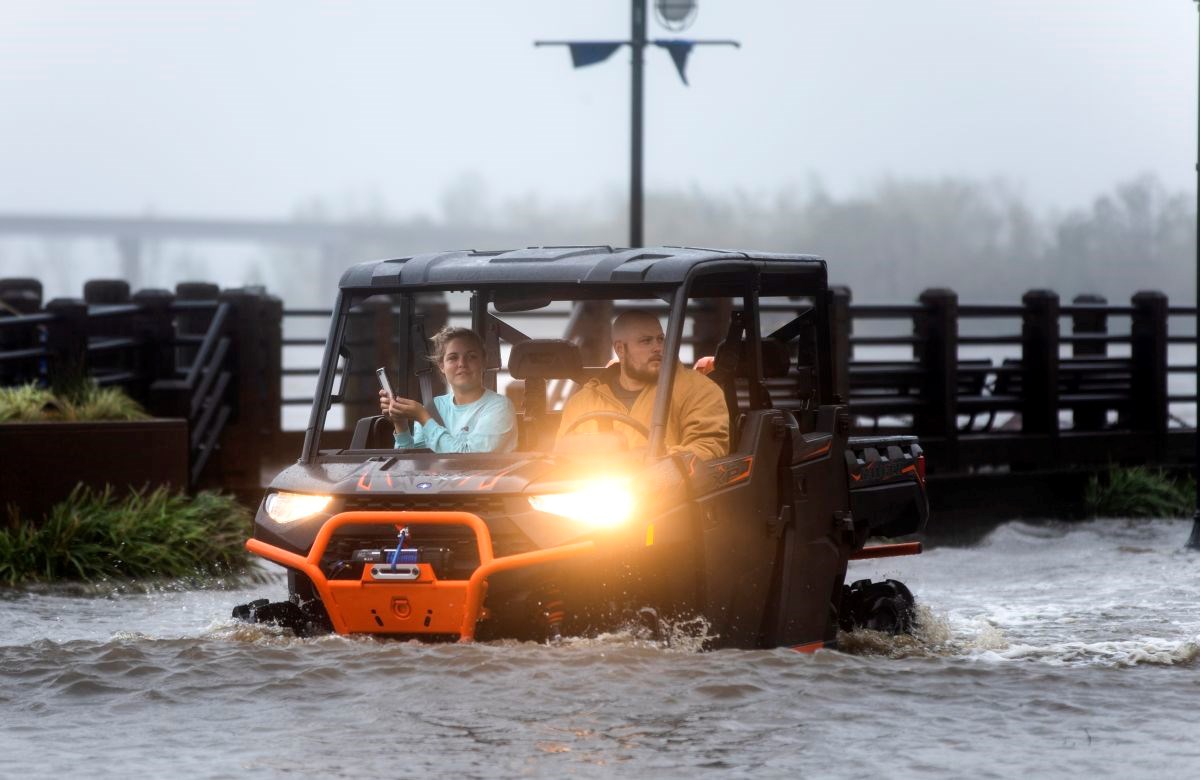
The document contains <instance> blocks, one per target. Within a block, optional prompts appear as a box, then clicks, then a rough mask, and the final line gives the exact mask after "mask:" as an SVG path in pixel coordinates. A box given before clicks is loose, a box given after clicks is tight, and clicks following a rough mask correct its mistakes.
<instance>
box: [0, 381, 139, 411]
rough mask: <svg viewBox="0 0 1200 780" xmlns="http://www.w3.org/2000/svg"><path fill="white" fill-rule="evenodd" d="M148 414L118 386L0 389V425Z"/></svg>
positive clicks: (78, 384)
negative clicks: (4, 423)
mask: <svg viewBox="0 0 1200 780" xmlns="http://www.w3.org/2000/svg"><path fill="white" fill-rule="evenodd" d="M149 418H150V415H148V414H146V410H145V409H143V408H142V407H141V405H140V404H138V402H137V401H135V400H133V399H132V398H130V397H129V396H128V395H126V394H125V391H124V390H122V389H121V388H119V387H100V386H99V385H97V384H96V383H95V382H94V381H92V380H90V379H88V380H85V381H81V382H76V383H71V385H70V386H61V387H56V388H55V390H47V389H45V388H41V387H37V386H36V385H34V384H27V385H20V386H17V387H0V422H48V421H61V422H86V421H92V420H147V419H149Z"/></svg>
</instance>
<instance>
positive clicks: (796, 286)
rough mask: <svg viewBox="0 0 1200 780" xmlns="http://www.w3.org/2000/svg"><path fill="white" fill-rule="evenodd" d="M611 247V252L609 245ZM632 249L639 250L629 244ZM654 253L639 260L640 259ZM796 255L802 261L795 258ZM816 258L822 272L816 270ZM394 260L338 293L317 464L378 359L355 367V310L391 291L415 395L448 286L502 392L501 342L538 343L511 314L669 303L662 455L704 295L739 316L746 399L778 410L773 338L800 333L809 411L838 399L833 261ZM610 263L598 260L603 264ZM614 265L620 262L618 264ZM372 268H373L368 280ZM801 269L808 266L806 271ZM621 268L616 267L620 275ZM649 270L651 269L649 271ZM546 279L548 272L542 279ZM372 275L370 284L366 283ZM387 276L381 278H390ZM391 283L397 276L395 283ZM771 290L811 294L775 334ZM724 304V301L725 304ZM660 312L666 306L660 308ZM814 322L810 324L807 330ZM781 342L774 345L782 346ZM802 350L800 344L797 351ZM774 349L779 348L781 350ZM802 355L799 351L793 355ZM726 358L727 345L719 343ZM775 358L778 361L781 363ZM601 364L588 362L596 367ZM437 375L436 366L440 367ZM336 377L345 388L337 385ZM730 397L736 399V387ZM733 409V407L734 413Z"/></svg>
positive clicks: (309, 440) (356, 276) (736, 370)
mask: <svg viewBox="0 0 1200 780" xmlns="http://www.w3.org/2000/svg"><path fill="white" fill-rule="evenodd" d="M609 251H610V252H611V250H609ZM627 251H632V250H627ZM645 256H646V255H645V253H643V254H642V255H640V256H638V257H635V258H634V259H635V260H638V259H640V258H642V257H645ZM789 260H794V262H789ZM814 260H815V265H817V266H818V268H819V273H814ZM387 262H399V261H380V263H369V264H362V265H360V266H356V267H354V268H353V269H351V271H349V272H347V274H346V276H345V277H344V278H343V283H342V285H341V286H340V289H339V291H338V298H337V302H336V305H335V309H334V316H333V317H332V319H331V322H330V331H329V337H328V340H327V342H326V345H327V347H326V352H325V357H324V360H323V361H322V364H321V369H320V373H319V376H318V380H317V388H316V394H315V397H314V402H313V407H312V411H311V414H310V417H309V423H308V426H307V428H306V431H305V439H304V446H303V450H302V453H301V457H300V462H301V463H312V462H313V461H314V460H315V459H316V458H317V457H318V455H319V451H318V447H319V442H320V437H321V435H322V433H323V432H324V429H325V422H326V417H327V414H328V412H329V410H330V408H331V406H332V405H333V404H335V403H339V402H341V401H343V400H344V399H345V387H346V384H347V378H348V377H349V376H350V375H351V374H352V373H357V374H359V375H363V374H373V372H374V368H375V366H373V365H367V366H361V365H352V363H353V362H354V361H353V359H352V353H351V350H350V349H349V348H348V347H347V334H348V332H349V330H350V327H349V325H350V321H351V317H352V316H353V315H354V314H356V313H358V312H359V311H360V310H361V305H362V304H363V302H364V301H366V300H368V299H371V298H377V297H379V296H385V297H387V298H391V299H392V302H393V303H394V305H391V306H390V308H391V310H392V311H393V312H394V314H395V316H396V318H397V323H398V329H397V330H398V334H404V335H400V336H399V337H398V338H397V337H394V338H392V339H391V340H392V341H394V342H395V343H394V344H392V345H390V346H394V347H395V350H394V354H395V363H396V367H397V373H398V375H399V379H400V383H401V384H400V386H399V387H397V388H396V390H397V392H398V393H400V394H403V395H406V396H407V397H420V395H419V394H420V393H421V391H422V389H425V390H426V393H427V392H428V388H422V387H421V383H422V382H424V381H427V380H428V379H429V372H430V370H431V365H430V364H429V362H428V361H427V360H426V344H427V342H426V341H425V339H426V337H427V336H428V335H430V334H428V333H426V327H425V323H426V321H427V319H428V316H429V309H428V303H429V301H430V300H432V299H437V298H440V297H441V296H442V295H444V294H447V293H467V294H468V295H469V312H470V326H471V328H472V329H473V330H474V331H475V332H476V333H479V334H480V335H481V336H482V337H483V339H484V344H485V348H486V351H487V355H488V358H487V359H488V363H487V365H486V366H485V374H484V376H485V385H486V386H487V387H489V388H490V389H492V390H496V389H497V373H498V372H499V370H500V369H501V368H502V365H501V348H500V347H501V344H502V343H505V344H508V345H509V346H512V345H515V344H517V343H520V342H523V341H529V340H531V336H529V335H527V334H526V333H525V332H523V331H522V330H521V329H519V328H517V327H515V326H514V325H513V324H511V323H510V322H509V321H508V320H507V319H506V318H505V315H516V316H520V315H522V314H528V313H529V312H532V311H536V310H538V309H540V308H542V307H544V306H546V305H549V304H550V303H552V302H563V301H567V302H571V303H572V304H573V309H572V312H571V317H570V320H571V321H572V322H573V321H575V320H576V319H577V318H578V317H579V315H580V312H581V311H582V308H583V307H582V305H583V304H587V303H592V302H600V303H612V302H616V301H623V302H640V301H646V302H651V301H653V302H655V306H656V308H658V307H661V306H662V305H665V307H666V313H667V315H668V316H667V324H666V328H665V344H664V350H663V354H664V358H665V359H664V361H663V368H662V371H661V372H660V375H659V378H658V384H657V390H658V392H657V395H656V399H655V406H654V411H653V415H652V418H651V425H650V440H649V448H648V451H649V454H650V456H651V457H656V456H660V455H662V453H663V452H664V450H665V446H664V439H665V432H666V426H667V416H668V411H669V408H670V398H671V395H670V393H671V388H672V386H673V382H674V378H675V372H676V370H677V369H678V367H679V355H680V349H681V346H682V345H683V344H684V342H685V341H686V340H687V338H688V337H687V335H686V334H685V332H684V331H685V326H686V322H687V319H688V315H689V313H691V312H693V310H694V308H695V306H694V304H700V303H703V302H705V301H726V302H728V303H729V304H731V305H730V306H729V308H730V309H731V314H730V321H729V323H728V324H727V327H726V328H725V330H724V331H723V332H724V336H725V338H724V339H723V341H722V342H721V344H722V347H724V346H725V345H729V346H730V348H729V349H727V350H726V352H727V353H728V354H727V355H726V357H725V358H724V360H725V363H726V364H728V365H726V366H722V368H723V369H724V370H725V371H726V373H727V374H728V377H727V379H728V382H729V385H730V386H731V387H732V386H735V385H737V386H740V385H738V382H737V380H738V379H741V380H744V386H745V389H744V390H743V391H741V392H742V396H744V397H745V398H746V402H747V408H749V409H755V408H770V407H771V406H772V404H773V401H772V397H771V393H770V392H769V391H768V389H767V387H766V380H767V379H768V378H769V376H770V372H769V371H767V370H765V368H766V367H765V366H764V352H763V343H764V339H766V340H768V341H769V342H775V343H776V344H778V343H782V344H783V345H789V344H791V342H793V341H795V340H796V339H797V338H798V337H799V336H800V334H801V333H804V332H808V333H810V335H811V336H813V337H814V338H813V346H812V348H811V349H810V351H811V352H812V353H813V354H810V355H809V359H810V360H812V361H813V362H814V363H815V365H814V366H812V368H813V373H814V376H813V380H814V381H813V388H812V396H811V398H810V399H808V400H806V401H805V404H804V405H805V408H807V407H809V406H811V407H812V408H815V407H816V406H817V405H820V404H822V403H830V402H834V401H836V400H837V399H835V398H834V395H833V387H834V380H833V377H834V366H833V352H832V334H831V333H830V326H829V323H830V316H829V305H830V301H829V291H828V287H827V283H826V274H825V266H824V261H821V260H819V259H815V258H811V257H804V256H793V257H781V256H769V257H766V258H763V259H761V260H758V259H756V258H753V257H747V256H746V255H744V254H739V255H735V256H730V257H722V256H718V257H716V258H712V259H708V260H707V261H705V262H694V263H692V264H691V265H690V266H688V267H686V268H685V269H684V272H683V273H680V274H677V276H678V277H679V278H677V279H671V280H667V281H634V280H632V279H630V280H620V281H612V280H604V281H596V282H592V283H588V282H587V281H586V280H575V281H571V280H559V279H545V278H544V275H539V274H535V273H530V274H528V276H529V277H530V278H529V279H528V280H523V279H521V278H520V277H521V276H522V274H520V273H517V274H515V276H516V278H510V279H503V280H493V279H487V278H483V279H480V280H479V281H478V282H477V283H474V284H472V283H470V282H469V281H449V280H446V281H442V282H441V283H437V282H435V281H430V280H422V281H421V283H413V284H406V283H405V280H404V275H403V273H398V274H397V275H396V277H395V279H394V280H390V279H386V278H383V279H381V275H380V274H379V266H380V265H383V264H385V263H387ZM602 262H603V260H601V261H600V262H598V263H597V265H600V264H601V263H602ZM610 262H611V261H610ZM364 270H372V271H373V273H371V274H370V276H369V277H365V275H364ZM801 271H802V272H801ZM613 275H615V274H613ZM643 276H649V274H643ZM539 277H543V278H539ZM363 278H369V279H370V284H369V285H364V284H363V283H362V281H361V280H362V279H363ZM381 282H382V283H381ZM389 282H390V283H389ZM764 290H766V291H769V293H770V295H772V296H776V297H779V296H787V297H789V298H798V299H804V300H807V301H810V303H809V304H807V305H806V306H801V305H797V309H796V314H795V316H794V317H792V318H791V319H790V320H788V321H787V322H786V324H784V325H783V326H781V327H777V328H775V329H773V330H772V332H771V333H769V334H766V335H765V336H764V334H763V333H762V332H761V327H760V323H761V314H762V312H760V306H759V297H760V295H761V294H763V291H764ZM716 308H717V309H719V308H720V307H716ZM659 310H660V311H661V308H659ZM806 329H807V330H806ZM774 346H775V345H773V347H774ZM788 349H789V351H791V352H795V351H796V348H795V346H794V345H793V346H792V347H789V348H788ZM799 349H800V352H801V356H800V360H801V361H803V360H804V357H803V355H804V348H803V347H800V348H799ZM771 351H772V354H774V353H775V352H777V351H778V350H777V349H775V348H773V349H772V350H771ZM792 357H795V356H794V355H792V356H790V357H789V359H790V358H792ZM717 360H718V364H720V362H721V360H722V358H721V352H720V350H718V358H717ZM772 362H774V361H772ZM597 369H598V367H595V366H592V367H588V369H586V370H590V372H591V373H595V372H596V370H597ZM434 375H435V376H436V372H434ZM335 382H336V384H337V387H335ZM726 397H727V399H728V398H735V399H736V398H737V397H739V396H737V395H736V394H735V393H733V392H731V391H730V390H728V389H727V394H726ZM731 411H732V410H731Z"/></svg>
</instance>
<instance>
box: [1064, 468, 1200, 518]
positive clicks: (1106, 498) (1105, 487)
mask: <svg viewBox="0 0 1200 780" xmlns="http://www.w3.org/2000/svg"><path fill="white" fill-rule="evenodd" d="M1084 498H1085V501H1086V502H1087V507H1088V511H1089V512H1090V513H1091V514H1092V515H1093V516H1096V517H1191V516H1192V513H1193V512H1194V510H1195V505H1196V483H1195V481H1194V480H1193V479H1192V478H1191V477H1188V478H1187V479H1184V480H1182V481H1178V480H1174V479H1172V478H1171V477H1170V476H1168V475H1167V474H1166V473H1165V472H1163V471H1161V470H1158V469H1150V468H1147V467H1145V466H1133V467H1130V468H1116V467H1113V468H1110V469H1109V470H1108V473H1107V474H1106V475H1105V476H1104V477H1103V478H1101V477H1099V476H1093V477H1092V478H1091V480H1089V481H1088V486H1087V492H1086V495H1085V497H1084Z"/></svg>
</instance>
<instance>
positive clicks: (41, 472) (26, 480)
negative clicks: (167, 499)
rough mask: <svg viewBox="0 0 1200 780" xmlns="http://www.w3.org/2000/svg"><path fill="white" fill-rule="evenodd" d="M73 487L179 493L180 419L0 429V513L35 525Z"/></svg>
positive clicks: (182, 461) (184, 480) (183, 429)
mask: <svg viewBox="0 0 1200 780" xmlns="http://www.w3.org/2000/svg"><path fill="white" fill-rule="evenodd" d="M80 482H82V483H84V484H85V485H89V486H91V487H96V488H102V487H104V485H106V484H108V485H112V486H113V488H114V489H115V490H117V491H121V492H123V491H128V490H129V489H130V488H134V489H140V488H142V487H144V486H149V487H150V488H155V487H158V486H159V485H166V486H168V487H170V488H172V489H173V490H186V489H187V487H188V429H187V420H178V419H155V420H143V421H138V422H32V423H3V424H0V508H2V507H3V505H7V504H15V505H16V506H17V508H18V509H20V511H21V515H22V517H25V518H28V519H32V520H34V521H36V520H37V519H38V518H40V517H41V515H43V514H44V513H45V512H46V511H47V510H49V508H50V507H52V506H53V505H54V504H56V503H58V502H60V501H62V500H63V499H65V498H66V497H67V495H68V494H69V493H70V492H71V490H72V489H73V488H74V487H75V485H76V484H78V483H80Z"/></svg>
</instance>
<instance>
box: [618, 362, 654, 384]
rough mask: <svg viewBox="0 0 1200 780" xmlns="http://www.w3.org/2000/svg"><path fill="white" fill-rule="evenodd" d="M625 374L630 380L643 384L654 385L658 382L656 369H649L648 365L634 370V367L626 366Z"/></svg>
mask: <svg viewBox="0 0 1200 780" xmlns="http://www.w3.org/2000/svg"><path fill="white" fill-rule="evenodd" d="M659 365H660V366H661V365H662V364H661V363H660V364H659ZM625 373H626V374H628V375H629V378H630V379H634V380H637V381H638V382H645V383H646V384H654V383H655V382H657V381H658V369H657V368H651V367H650V364H649V363H647V364H646V367H645V368H635V367H634V366H631V365H626V366H625Z"/></svg>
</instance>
